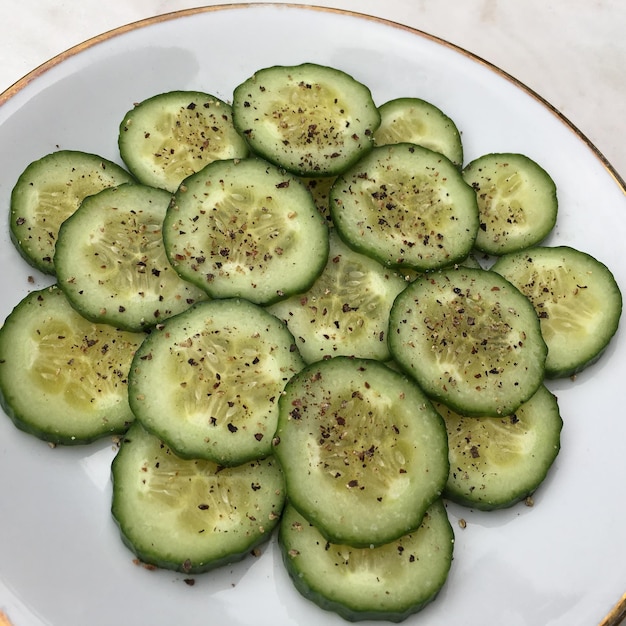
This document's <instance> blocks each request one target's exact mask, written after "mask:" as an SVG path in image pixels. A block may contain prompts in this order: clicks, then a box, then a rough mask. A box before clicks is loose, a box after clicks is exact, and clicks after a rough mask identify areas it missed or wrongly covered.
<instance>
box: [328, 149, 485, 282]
mask: <svg viewBox="0 0 626 626" xmlns="http://www.w3.org/2000/svg"><path fill="white" fill-rule="evenodd" d="M330 211H331V215H332V218H333V223H334V225H335V228H336V229H337V231H338V232H339V234H340V235H341V237H342V239H343V240H344V241H345V242H346V243H347V244H348V245H349V246H350V247H352V248H354V249H355V250H357V251H359V252H361V253H363V254H367V255H369V256H371V257H373V258H375V259H377V260H378V261H379V262H380V263H383V264H384V265H387V266H391V267H398V268H400V267H408V268H412V269H414V270H419V271H426V270H433V269H437V268H441V267H445V266H448V265H453V264H454V263H458V262H460V261H462V260H463V259H464V258H465V257H467V255H468V254H469V253H470V252H471V250H472V248H473V246H474V241H475V239H476V234H477V232H478V205H477V201H476V194H475V193H474V191H473V190H472V188H471V187H470V186H469V185H467V184H466V183H465V181H464V180H463V178H462V177H461V174H460V172H459V171H458V169H457V168H456V167H455V166H454V164H453V163H452V162H451V161H450V160H449V159H447V158H446V157H444V156H443V155H442V154H439V153H437V152H433V151H432V150H429V149H427V148H424V147H422V146H417V145H414V144H409V143H401V144H394V145H389V146H379V147H377V148H374V149H373V150H372V152H370V153H369V154H368V155H366V156H365V157H364V158H362V159H361V160H360V161H359V162H358V163H356V164H355V165H354V166H353V167H351V168H350V169H349V170H348V171H347V172H344V173H343V174H342V175H341V176H339V177H338V178H337V180H336V181H335V183H334V184H333V186H332V188H331V194H330Z"/></svg>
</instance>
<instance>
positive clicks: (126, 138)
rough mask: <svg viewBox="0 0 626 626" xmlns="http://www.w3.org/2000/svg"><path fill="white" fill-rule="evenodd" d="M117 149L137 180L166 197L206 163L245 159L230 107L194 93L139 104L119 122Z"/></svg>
mask: <svg viewBox="0 0 626 626" xmlns="http://www.w3.org/2000/svg"><path fill="white" fill-rule="evenodd" d="M118 144H119V150H120V156H121V157H122V159H123V161H124V163H126V166H127V167H128V169H129V170H130V171H131V172H132V173H133V174H134V175H135V176H136V177H137V180H139V181H140V182H142V183H144V184H146V185H150V186H152V187H161V188H163V189H167V190H168V191H171V192H174V191H176V189H177V188H178V186H179V185H180V183H181V182H182V181H183V179H185V178H187V177H188V176H190V175H191V174H193V173H195V172H197V171H199V170H201V169H202V168H203V167H204V166H205V165H207V164H208V163H211V162H212V161H215V160H218V159H235V158H243V157H246V156H248V145H247V143H246V142H245V140H244V139H243V138H242V137H241V136H240V135H239V133H238V132H237V131H236V130H235V127H234V126H233V123H232V114H231V107H230V105H229V104H227V103H226V102H223V101H222V100H220V99H219V98H216V97H215V96H212V95H211V94H208V93H203V92H198V91H170V92H167V93H162V94H157V95H155V96H153V97H151V98H148V99H147V100H144V101H143V102H140V103H139V104H137V105H136V106H135V107H133V109H131V110H130V111H128V113H127V114H126V115H125V116H124V119H123V120H122V123H121V124H120V129H119V136H118Z"/></svg>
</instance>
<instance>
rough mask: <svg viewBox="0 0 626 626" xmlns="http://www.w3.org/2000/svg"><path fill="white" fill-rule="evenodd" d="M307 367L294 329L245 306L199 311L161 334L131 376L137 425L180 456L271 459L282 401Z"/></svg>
mask: <svg viewBox="0 0 626 626" xmlns="http://www.w3.org/2000/svg"><path fill="white" fill-rule="evenodd" d="M303 366H304V363H303V361H302V359H301V357H300V354H299V353H298V351H297V349H296V347H295V342H294V339H293V337H292V336H291V334H290V333H289V331H288V330H287V328H286V327H285V326H284V324H282V323H281V322H280V321H279V320H278V319H276V318H275V317H274V316H273V315H270V314H269V313H268V312H267V311H265V310H263V309H262V308H260V307H259V306H257V305H255V304H252V303H250V302H247V301H245V300H212V301H210V302H203V303H199V304H197V305H195V306H194V307H192V308H191V309H189V310H188V311H186V312H185V313H181V314H180V315H178V316H176V317H173V318H171V319H170V320H168V321H167V322H165V324H164V325H163V327H161V326H159V329H158V330H155V331H153V332H152V333H151V334H150V335H149V337H148V338H147V339H146V340H145V341H144V343H143V344H142V345H141V347H140V349H139V350H138V351H137V354H136V355H135V359H134V361H133V365H132V368H131V371H130V376H129V394H130V404H131V407H132V409H133V412H134V414H135V415H136V417H137V419H138V420H139V421H140V422H141V423H142V424H143V425H144V426H145V427H146V428H147V429H148V430H149V431H150V432H152V433H153V434H155V435H156V436H157V437H159V438H160V439H162V440H163V441H165V442H166V443H167V445H168V446H169V447H171V448H172V449H173V450H174V451H175V452H176V453H177V454H178V455H179V456H181V457H184V458H202V459H209V460H211V461H215V462H216V463H220V464H221V465H237V464H239V463H243V462H245V461H248V460H250V459H256V458H260V457H263V456H267V455H268V454H270V453H271V450H272V436H273V434H274V431H275V430H276V423H277V420H278V398H279V396H280V394H281V393H282V391H283V388H284V386H285V384H286V383H287V381H288V380H289V379H290V378H291V377H292V376H293V375H294V374H295V373H296V372H298V371H300V369H302V367H303Z"/></svg>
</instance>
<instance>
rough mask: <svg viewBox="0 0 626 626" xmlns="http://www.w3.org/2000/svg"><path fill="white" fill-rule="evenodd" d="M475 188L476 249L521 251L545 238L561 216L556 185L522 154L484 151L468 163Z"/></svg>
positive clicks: (465, 174) (469, 180)
mask: <svg viewBox="0 0 626 626" xmlns="http://www.w3.org/2000/svg"><path fill="white" fill-rule="evenodd" d="M463 178H464V179H465V181H466V182H467V183H468V184H469V185H471V186H472V187H473V188H474V190H475V191H476V197H477V199H478V208H479V212H480V228H479V230H478V235H477V237H476V248H477V249H478V250H480V251H482V252H485V253H487V254H492V255H496V256H499V255H502V254H507V253H511V252H517V251H518V250H522V249H524V248H528V247H529V246H534V245H536V244H538V243H540V242H541V241H543V240H544V239H545V238H546V237H547V236H548V235H549V234H550V232H551V231H552V229H553V228H554V225H555V223H556V219H557V213H558V199H557V193H556V185H555V183H554V181H553V180H552V178H551V177H550V175H549V174H548V172H546V171H545V170H544V169H543V168H542V167H541V166H540V165H539V164H538V163H536V162H535V161H533V160H532V159H530V158H528V157H527V156H525V155H523V154H515V153H497V154H486V155H483V156H482V157H479V158H477V159H475V160H474V161H472V162H471V163H469V164H468V165H466V166H465V168H464V169H463Z"/></svg>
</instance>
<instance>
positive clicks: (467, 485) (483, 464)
mask: <svg viewBox="0 0 626 626" xmlns="http://www.w3.org/2000/svg"><path fill="white" fill-rule="evenodd" d="M435 408H436V409H437V410H438V411H439V412H440V413H441V415H442V416H443V418H444V421H445V423H446V428H447V430H448V441H449V446H450V476H449V478H448V483H447V485H446V489H445V491H444V497H446V498H449V499H450V500H453V501H455V502H457V503H459V504H462V505H465V506H469V507H472V508H476V509H482V510H485V511H489V510H493V509H501V508H505V507H509V506H512V505H513V504H515V503H516V502H519V501H520V500H523V499H524V498H526V497H527V496H529V495H531V494H532V493H534V492H535V490H536V489H537V488H538V487H539V485H540V484H541V483H542V482H543V480H544V479H545V477H546V475H547V473H548V471H549V470H550V468H551V467H552V465H553V463H554V461H555V459H556V457H557V455H558V453H559V450H560V447H561V438H560V435H561V429H562V427H563V421H562V419H561V416H560V412H559V406H558V403H557V400H556V398H555V396H554V395H553V394H552V393H550V391H548V389H547V388H546V387H545V386H543V385H542V386H541V387H539V389H538V390H537V392H536V393H535V394H534V395H533V396H532V397H531V398H530V400H528V401H527V402H525V403H524V404H522V405H521V406H520V407H519V408H518V409H517V410H516V411H515V413H513V414H511V415H507V416H502V417H464V416H462V415H459V414H458V413H456V412H454V411H452V409H450V408H448V407H446V406H445V405H442V404H438V403H436V404H435Z"/></svg>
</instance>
